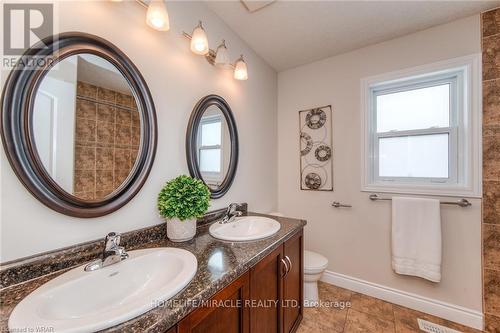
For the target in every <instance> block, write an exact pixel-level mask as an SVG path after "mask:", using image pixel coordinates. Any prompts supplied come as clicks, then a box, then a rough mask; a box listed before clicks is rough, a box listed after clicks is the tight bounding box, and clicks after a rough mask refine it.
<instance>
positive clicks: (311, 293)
mask: <svg viewBox="0 0 500 333" xmlns="http://www.w3.org/2000/svg"><path fill="white" fill-rule="evenodd" d="M327 266H328V259H326V258H325V257H323V256H322V255H321V254H319V253H316V252H312V251H307V250H306V251H304V306H305V307H313V306H316V305H317V304H318V300H319V296H318V280H319V279H320V278H321V275H322V274H323V272H324V271H325V269H326V267H327Z"/></svg>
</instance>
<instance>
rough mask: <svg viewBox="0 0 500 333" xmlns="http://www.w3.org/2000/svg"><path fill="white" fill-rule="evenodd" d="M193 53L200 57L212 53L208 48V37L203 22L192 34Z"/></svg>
mask: <svg viewBox="0 0 500 333" xmlns="http://www.w3.org/2000/svg"><path fill="white" fill-rule="evenodd" d="M191 51H192V52H193V53H194V54H198V55H207V54H208V53H209V51H210V49H209V48H208V37H207V33H206V32H205V29H203V25H202V23H201V21H199V22H198V25H197V26H196V27H195V28H194V30H193V33H192V34H191Z"/></svg>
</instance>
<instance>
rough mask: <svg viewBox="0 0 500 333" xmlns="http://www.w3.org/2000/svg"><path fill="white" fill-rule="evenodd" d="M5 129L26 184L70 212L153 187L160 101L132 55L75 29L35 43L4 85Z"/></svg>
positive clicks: (93, 212)
mask: <svg viewBox="0 0 500 333" xmlns="http://www.w3.org/2000/svg"><path fill="white" fill-rule="evenodd" d="M1 103H2V117H1V121H2V123H1V135H2V141H3V145H4V149H5V152H6V154H7V157H8V159H9V162H10V164H11V166H12V168H13V169H14V172H15V173H16V175H17V176H18V178H19V179H20V181H21V182H22V183H23V185H24V186H25V187H26V188H27V189H28V190H29V191H30V192H31V193H32V194H33V195H34V196H35V197H36V198H37V199H38V200H40V201H41V202H42V203H43V204H45V205H46V206H48V207H49V208H51V209H53V210H55V211H58V212H60V213H62V214H66V215H69V216H75V217H82V218H83V217H98V216H103V215H106V214H109V213H111V212H113V211H116V210H117V209H119V208H120V207H122V206H123V205H125V204H126V203H127V202H128V201H130V200H131V199H132V198H133V197H134V196H135V195H136V194H137V193H138V192H139V190H140V189H141V187H142V186H143V184H144V182H145V180H146V178H147V176H148V175H149V172H150V170H151V166H152V164H153V160H154V157H155V152H156V143H157V124H156V113H155V107H154V103H153V99H152V97H151V94H150V92H149V89H148V87H147V85H146V82H145V80H144V78H143V77H142V75H141V74H140V72H139V70H138V69H137V67H135V65H134V64H133V63H132V61H131V60H130V59H129V58H128V57H127V56H126V55H125V54H124V53H123V52H122V51H120V50H119V49H118V48H117V47H116V46H114V45H113V44H112V43H110V42H109V41H107V40H104V39H102V38H100V37H97V36H93V35H89V34H85V33H79V32H70V33H63V34H59V35H54V36H51V37H48V38H46V39H44V40H42V41H41V42H40V43H38V44H36V45H34V46H33V47H31V48H30V49H28V50H27V51H26V52H25V53H24V55H23V56H22V57H21V58H20V60H19V61H18V62H17V64H16V65H15V67H14V68H13V69H12V70H11V72H10V75H9V77H8V78H7V82H6V84H5V86H4V89H3V92H2V101H1Z"/></svg>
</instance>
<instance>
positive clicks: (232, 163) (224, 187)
mask: <svg viewBox="0 0 500 333" xmlns="http://www.w3.org/2000/svg"><path fill="white" fill-rule="evenodd" d="M213 105H214V106H216V107H218V108H219V109H220V110H221V112H222V114H223V115H224V118H225V119H226V122H227V126H228V130H229V137H230V140H231V157H230V160H229V167H228V170H227V173H226V175H225V177H224V180H223V181H222V184H221V185H220V186H219V188H218V189H215V190H214V189H210V192H211V194H212V195H211V196H212V199H217V198H220V197H222V196H223V195H224V194H226V192H227V191H229V188H230V187H231V185H232V183H233V181H234V177H235V175H236V169H237V167H238V147H239V143H238V130H237V128H236V121H235V119H234V116H233V112H232V111H231V108H230V107H229V104H227V102H226V101H225V100H224V98H222V97H221V96H218V95H208V96H205V97H203V98H202V99H200V100H199V101H198V103H196V105H195V107H194V109H193V112H192V113H191V117H190V118H189V124H188V127H187V131H186V157H187V162H188V168H189V173H190V174H191V176H192V177H195V178H198V179H202V180H203V177H202V176H201V172H200V169H199V168H198V154H197V153H196V149H197V148H196V142H197V136H198V126H199V125H200V121H201V118H202V116H203V114H204V113H205V111H206V110H207V109H208V108H209V107H210V106H213Z"/></svg>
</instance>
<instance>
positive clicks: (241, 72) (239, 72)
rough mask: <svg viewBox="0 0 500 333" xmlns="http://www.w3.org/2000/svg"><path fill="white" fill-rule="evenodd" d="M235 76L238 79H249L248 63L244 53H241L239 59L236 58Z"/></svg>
mask: <svg viewBox="0 0 500 333" xmlns="http://www.w3.org/2000/svg"><path fill="white" fill-rule="evenodd" d="M234 78H235V79H236V80H247V79H248V70H247V63H246V62H245V60H244V59H243V54H242V55H240V57H239V58H238V60H236V64H235V65H234Z"/></svg>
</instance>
